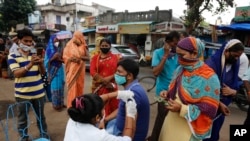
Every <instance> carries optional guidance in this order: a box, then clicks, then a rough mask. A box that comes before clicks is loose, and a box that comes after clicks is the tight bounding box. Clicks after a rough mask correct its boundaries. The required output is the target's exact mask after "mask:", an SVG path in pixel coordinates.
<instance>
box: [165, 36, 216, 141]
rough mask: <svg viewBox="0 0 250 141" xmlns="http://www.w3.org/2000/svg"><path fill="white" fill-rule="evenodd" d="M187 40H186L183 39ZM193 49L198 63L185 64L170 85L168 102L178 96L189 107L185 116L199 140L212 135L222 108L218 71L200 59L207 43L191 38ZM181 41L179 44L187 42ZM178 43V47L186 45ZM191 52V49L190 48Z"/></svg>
mask: <svg viewBox="0 0 250 141" xmlns="http://www.w3.org/2000/svg"><path fill="white" fill-rule="evenodd" d="M183 40H184V39H183ZM186 41H187V42H188V43H184V44H183V45H184V46H186V45H188V46H191V50H193V51H195V52H197V54H198V55H197V59H196V60H197V62H196V63H193V64H192V65H191V64H190V63H189V62H186V65H185V62H181V59H180V58H179V63H180V64H181V65H180V66H179V67H178V68H177V70H176V72H175V75H174V77H173V79H172V82H171V83H170V86H169V93H168V96H167V98H168V99H170V98H171V99H175V98H176V94H178V97H179V98H180V100H181V102H182V103H183V104H184V105H188V111H187V113H186V115H185V116H184V117H185V118H186V120H187V122H188V124H189V127H190V130H191V132H192V135H193V136H194V137H195V138H197V139H200V140H201V139H204V138H206V137H209V136H210V134H211V129H212V124H213V119H214V117H215V116H216V112H217V109H218V106H219V90H220V84H219V83H220V82H219V79H218V77H217V75H216V74H215V72H214V71H213V70H212V69H211V68H210V67H208V66H207V65H206V64H204V63H203V61H201V60H200V59H199V57H200V56H202V54H203V51H204V48H205V47H204V45H203V43H202V42H201V41H200V40H199V39H196V38H193V37H188V38H187V39H186ZM183 42H184V41H182V40H181V41H180V42H179V43H183ZM179 43H178V47H180V46H181V45H182V44H179ZM186 50H188V49H186Z"/></svg>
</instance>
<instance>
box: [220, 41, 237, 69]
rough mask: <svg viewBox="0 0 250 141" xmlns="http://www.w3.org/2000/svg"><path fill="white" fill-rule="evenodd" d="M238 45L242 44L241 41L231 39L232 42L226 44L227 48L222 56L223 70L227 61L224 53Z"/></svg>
mask: <svg viewBox="0 0 250 141" xmlns="http://www.w3.org/2000/svg"><path fill="white" fill-rule="evenodd" d="M237 43H241V41H240V40H238V39H231V40H229V41H228V42H227V43H226V45H225V47H224V49H223V52H222V56H221V69H223V68H224V65H225V61H226V57H225V53H224V52H225V50H226V49H229V48H231V47H232V46H234V45H235V44H237Z"/></svg>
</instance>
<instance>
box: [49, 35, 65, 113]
mask: <svg viewBox="0 0 250 141" xmlns="http://www.w3.org/2000/svg"><path fill="white" fill-rule="evenodd" d="M62 50H63V47H62V46H60V45H59V40H58V39H57V38H56V35H51V37H50V39H49V42H48V45H47V48H46V52H45V58H44V63H45V68H46V71H47V75H48V83H50V92H51V100H52V105H53V108H54V109H55V110H57V111H61V110H62V108H65V105H64V84H65V78H64V67H63V60H62Z"/></svg>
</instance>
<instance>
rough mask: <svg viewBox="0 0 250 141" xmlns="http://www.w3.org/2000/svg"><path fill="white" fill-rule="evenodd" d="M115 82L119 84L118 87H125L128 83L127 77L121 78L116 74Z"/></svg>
mask: <svg viewBox="0 0 250 141" xmlns="http://www.w3.org/2000/svg"><path fill="white" fill-rule="evenodd" d="M115 82H116V83H117V84H118V85H123V84H125V83H126V82H127V80H126V76H121V75H118V74H115Z"/></svg>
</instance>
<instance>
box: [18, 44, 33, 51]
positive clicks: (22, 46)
mask: <svg viewBox="0 0 250 141" xmlns="http://www.w3.org/2000/svg"><path fill="white" fill-rule="evenodd" d="M19 47H20V48H21V49H22V50H23V51H25V52H27V51H30V50H31V49H32V48H33V47H32V46H27V45H24V44H23V43H20V44H19Z"/></svg>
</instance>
